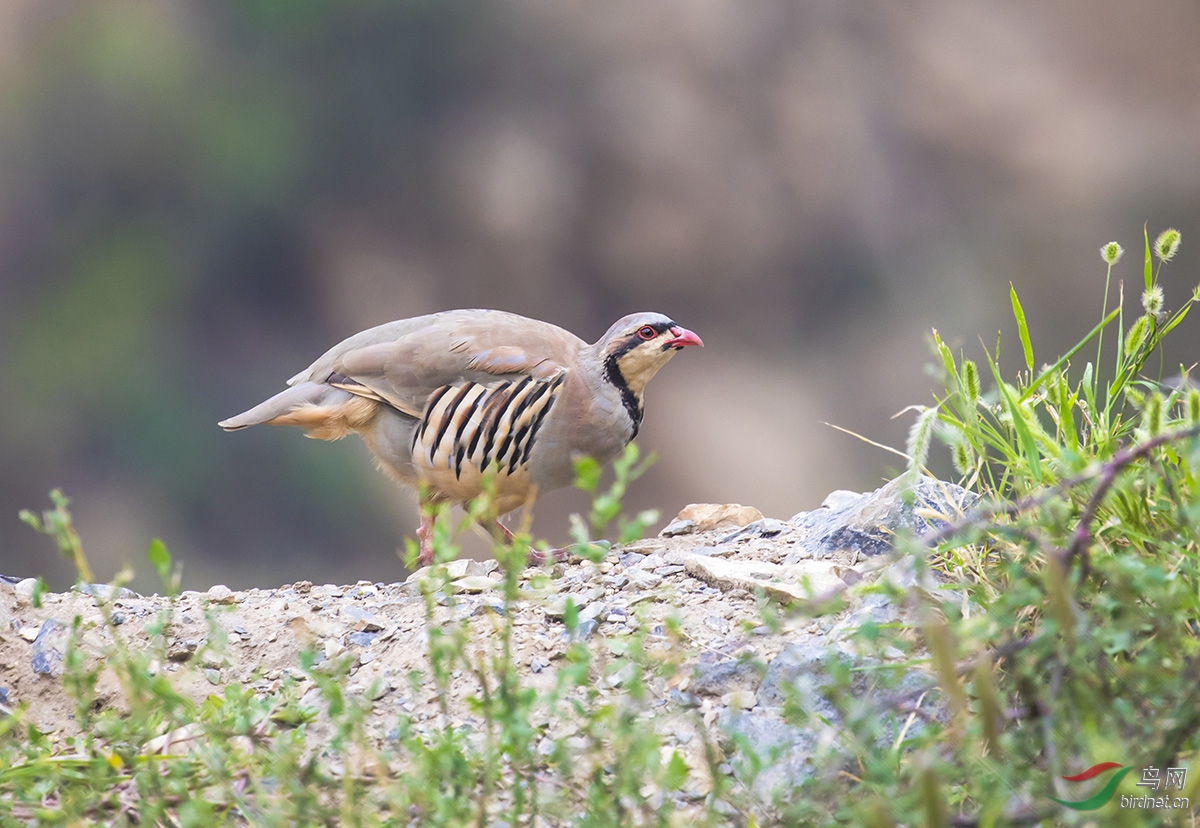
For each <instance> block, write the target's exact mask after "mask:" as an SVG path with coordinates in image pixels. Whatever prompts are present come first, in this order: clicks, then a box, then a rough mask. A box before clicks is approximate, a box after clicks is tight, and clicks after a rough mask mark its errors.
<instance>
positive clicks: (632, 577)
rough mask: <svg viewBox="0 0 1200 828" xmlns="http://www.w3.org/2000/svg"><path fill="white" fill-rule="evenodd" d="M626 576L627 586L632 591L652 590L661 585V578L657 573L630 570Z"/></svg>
mask: <svg viewBox="0 0 1200 828" xmlns="http://www.w3.org/2000/svg"><path fill="white" fill-rule="evenodd" d="M626 574H627V575H628V576H629V585H630V586H631V587H633V588H634V589H654V588H655V587H656V586H658V585H659V584H661V583H662V576H661V575H659V574H658V573H657V572H647V571H646V570H644V569H631V570H629V571H628V572H627V573H626Z"/></svg>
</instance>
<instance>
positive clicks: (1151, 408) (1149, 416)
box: [1145, 394, 1163, 437]
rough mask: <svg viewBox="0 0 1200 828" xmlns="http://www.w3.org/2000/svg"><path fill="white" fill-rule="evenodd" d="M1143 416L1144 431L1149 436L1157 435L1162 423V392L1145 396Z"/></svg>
mask: <svg viewBox="0 0 1200 828" xmlns="http://www.w3.org/2000/svg"><path fill="white" fill-rule="evenodd" d="M1145 417H1146V422H1145V425H1146V433H1147V434H1148V435H1149V436H1150V437H1155V436H1157V435H1158V434H1159V433H1160V432H1161V431H1162V425H1163V398H1162V394H1151V395H1150V396H1149V398H1147V400H1146V408H1145Z"/></svg>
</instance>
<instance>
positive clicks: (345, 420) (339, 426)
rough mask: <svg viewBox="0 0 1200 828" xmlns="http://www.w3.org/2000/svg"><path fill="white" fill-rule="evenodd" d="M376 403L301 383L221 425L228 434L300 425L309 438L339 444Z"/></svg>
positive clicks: (318, 385) (220, 423)
mask: <svg viewBox="0 0 1200 828" xmlns="http://www.w3.org/2000/svg"><path fill="white" fill-rule="evenodd" d="M374 409H375V402H374V401H373V400H368V399H365V398H363V397H359V396H356V395H354V394H351V393H350V392H349V391H343V390H342V389H340V388H333V387H331V386H328V385H325V384H324V383H317V382H301V383H298V384H296V385H293V386H292V387H291V388H288V389H285V390H283V391H280V392H279V393H278V394H276V395H275V396H274V397H271V398H270V399H268V400H265V401H263V402H260V403H259V404H258V405H256V406H254V408H251V409H250V410H249V411H245V412H243V413H241V414H238V415H237V416H236V417H230V418H229V419H227V420H222V421H221V422H219V423H217V425H219V426H220V427H221V428H223V429H225V430H226V431H238V430H239V429H243V428H248V427H250V426H254V425H297V426H300V427H302V428H305V429H307V430H308V432H309V433H308V436H309V437H316V438H318V439H321V440H336V439H339V438H341V437H344V436H345V435H346V434H348V433H349V432H350V431H352V430H354V429H355V428H356V427H358V426H360V425H362V424H363V423H364V422H365V421H366V420H368V419H369V418H370V416H371V415H373V414H374Z"/></svg>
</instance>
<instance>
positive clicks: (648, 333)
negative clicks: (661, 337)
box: [638, 325, 658, 340]
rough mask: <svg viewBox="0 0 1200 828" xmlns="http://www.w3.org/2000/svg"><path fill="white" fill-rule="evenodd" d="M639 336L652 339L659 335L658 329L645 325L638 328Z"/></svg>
mask: <svg viewBox="0 0 1200 828" xmlns="http://www.w3.org/2000/svg"><path fill="white" fill-rule="evenodd" d="M638 336H640V337H641V338H642V339H645V340H650V339H654V337H656V336H658V331H656V330H654V328H652V327H650V326H649V325H643V326H642V327H641V328H639V329H638Z"/></svg>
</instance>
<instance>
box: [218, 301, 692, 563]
mask: <svg viewBox="0 0 1200 828" xmlns="http://www.w3.org/2000/svg"><path fill="white" fill-rule="evenodd" d="M689 345H703V343H702V342H701V341H700V337H698V336H696V334H694V333H692V332H691V331H689V330H687V329H686V328H682V327H680V326H679V325H676V324H675V322H674V321H672V320H671V319H669V318H667V317H666V316H663V315H662V314H660V313H635V314H632V315H630V316H626V317H624V318H622V319H619V320H617V321H616V322H615V323H614V324H613V326H612V327H611V328H609V329H608V332H607V333H605V334H604V336H602V337H600V339H599V340H598V341H597V342H595V343H593V344H591V345H588V344H587V343H585V342H584V341H583V340H581V339H580V338H579V337H577V336H575V335H574V334H572V333H570V332H568V331H565V330H563V329H562V328H559V327H557V326H556V325H551V324H549V323H547V322H539V321H537V320H534V319H527V318H525V317H523V316H517V315H516V314H512V313H505V312H503V311H495V310H453V311H445V312H443V313H434V314H430V315H427V316H418V317H414V318H412V319H401V320H399V321H397V322H389V323H387V324H385V325H379V326H378V327H375V328H371V329H370V330H366V331H363V332H362V333H359V334H355V335H354V336H352V337H350V338H349V339H347V340H345V341H344V342H341V343H339V344H337V345H335V346H333V347H332V348H330V349H329V350H328V351H327V352H326V353H325V354H324V355H323V356H322V357H321V358H320V359H318V360H317V361H316V362H314V363H313V364H312V365H310V366H309V367H308V368H306V369H305V370H303V371H301V372H300V373H299V374H297V375H296V376H294V377H292V378H291V379H290V380H288V385H289V386H290V387H289V388H288V389H287V390H285V391H281V392H280V393H278V394H276V395H275V396H273V397H271V398H270V399H268V400H266V401H265V402H262V403H260V404H258V405H256V406H255V407H254V408H251V409H250V410H249V411H247V412H245V413H243V414H239V415H237V416H236V417H230V418H229V419H228V420H223V421H222V422H221V423H219V425H220V426H221V427H222V428H224V429H225V430H226V431H236V430H238V429H242V428H246V427H247V426H252V425H260V424H266V425H296V426H300V427H302V428H305V429H307V431H308V436H309V437H314V438H316V439H319V440H340V439H341V438H342V437H345V436H346V435H348V434H358V435H360V436H361V437H362V438H363V440H364V441H365V442H366V444H367V447H368V448H369V449H370V450H371V453H372V454H373V455H374V456H375V459H376V461H377V462H378V464H379V467H380V469H382V470H383V471H384V472H385V473H387V474H388V475H390V476H391V477H393V478H395V479H396V480H397V481H399V482H400V483H403V484H413V485H418V486H420V487H421V490H422V491H423V492H424V493H425V497H426V498H427V499H428V500H430V501H432V502H448V503H452V504H464V503H466V502H468V501H470V500H471V499H472V498H475V497H477V496H478V495H480V494H481V493H482V492H483V489H484V485H485V476H488V477H492V483H491V484H490V485H491V486H492V487H494V495H493V496H494V502H493V504H492V506H493V510H494V511H495V513H496V514H497V515H503V514H505V513H506V512H509V511H512V510H513V509H515V508H517V507H518V506H521V505H524V504H526V503H529V502H532V500H533V499H534V498H535V497H536V496H537V495H538V494H540V493H543V492H547V491H550V490H552V489H558V488H561V487H563V486H569V485H571V483H573V482H574V479H575V460H576V458H578V457H580V456H582V455H590V456H591V457H593V458H595V459H596V460H597V461H599V462H601V463H604V462H607V461H608V460H611V459H612V458H613V457H615V456H616V455H617V454H618V453H620V451H621V449H622V448H623V447H624V446H625V444H626V443H628V442H629V441H630V440H632V439H633V438H634V437H635V436H636V435H637V432H638V426H639V425H640V424H641V421H642V411H643V405H642V394H643V392H644V391H645V389H646V383H648V382H649V381H650V379H651V378H652V377H653V376H654V375H655V374H656V373H658V370H659V369H660V368H662V367H663V365H665V364H666V363H667V361H668V360H670V358H671V357H672V356H674V355H675V352H676V351H679V350H680V349H682V348H685V347H687V346H689ZM431 520H432V519H431V518H430V517H429V516H428V510H422V518H421V526H420V528H419V529H418V530H417V536H418V538H419V539H420V543H421V555H420V560H421V563H423V564H428V563H430V562H431V561H432V558H433V549H432V546H431V538H430V531H429V530H430V524H431ZM491 529H492V530H493V531H495V532H498V533H500V534H502V535H503V536H504V537H506V538H511V534H509V532H508V530H507V529H506V528H505V527H504V525H503V524H501V523H500V522H499V521H496V522H495V525H494V526H493V527H491ZM531 557H536V556H531Z"/></svg>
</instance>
